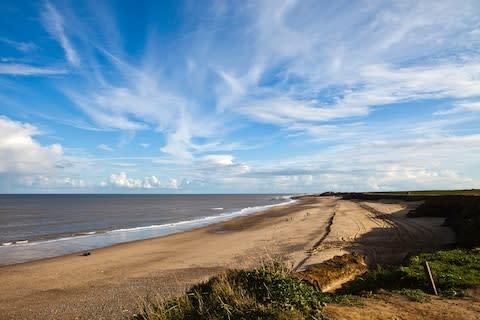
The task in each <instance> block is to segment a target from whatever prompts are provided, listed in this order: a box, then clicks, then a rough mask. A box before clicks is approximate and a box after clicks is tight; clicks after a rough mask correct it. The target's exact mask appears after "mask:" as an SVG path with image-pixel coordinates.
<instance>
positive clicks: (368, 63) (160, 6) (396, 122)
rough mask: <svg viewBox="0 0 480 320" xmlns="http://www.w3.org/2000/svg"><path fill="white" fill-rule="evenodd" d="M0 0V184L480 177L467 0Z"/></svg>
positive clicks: (477, 45) (212, 185) (78, 188)
mask: <svg viewBox="0 0 480 320" xmlns="http://www.w3.org/2000/svg"><path fill="white" fill-rule="evenodd" d="M0 7H1V12H2V19H0V192H3V193H9V192H12V193H15V192H19V193H23V192H27V193H29V192H34V193H37V192H38V193H44V192H72V193H81V192H105V193H116V192H132V193H136V192H138V193H237V192H238V193H244V192H252V193H253V192H286V193H290V192H321V191H328V190H335V191H351V190H353V191H363V190H405V189H432V188H434V189H440V188H479V187H480V5H479V3H478V1H476V0H474V1H467V0H465V1H463V0H462V1H391V2H390V1H344V2H343V1H280V0H276V1H213V2H208V1H185V2H180V1H172V2H168V1H151V2H147V1H54V0H51V1H43V2H42V1H18V0H16V1H8V0H7V1H2V2H1V4H0Z"/></svg>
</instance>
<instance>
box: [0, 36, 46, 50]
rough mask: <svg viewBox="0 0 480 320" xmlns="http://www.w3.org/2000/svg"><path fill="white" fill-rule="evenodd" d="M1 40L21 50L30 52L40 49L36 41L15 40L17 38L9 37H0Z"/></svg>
mask: <svg viewBox="0 0 480 320" xmlns="http://www.w3.org/2000/svg"><path fill="white" fill-rule="evenodd" d="M0 41H1V42H3V43H6V44H8V45H9V46H12V47H14V48H15V49H17V50H18V51H21V52H29V51H34V50H37V49H38V46H37V45H36V44H35V43H33V42H30V41H28V42H24V41H15V40H12V39H8V38H5V37H0Z"/></svg>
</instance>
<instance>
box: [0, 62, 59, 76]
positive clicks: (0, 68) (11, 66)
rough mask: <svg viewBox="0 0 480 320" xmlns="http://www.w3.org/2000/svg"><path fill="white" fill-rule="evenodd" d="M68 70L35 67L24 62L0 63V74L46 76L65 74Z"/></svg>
mask: <svg viewBox="0 0 480 320" xmlns="http://www.w3.org/2000/svg"><path fill="white" fill-rule="evenodd" d="M67 72H68V71H67V70H66V69H62V68H50V67H36V66H31V65H26V64H17V63H1V64H0V74H4V75H12V76H46V75H59V74H66V73H67Z"/></svg>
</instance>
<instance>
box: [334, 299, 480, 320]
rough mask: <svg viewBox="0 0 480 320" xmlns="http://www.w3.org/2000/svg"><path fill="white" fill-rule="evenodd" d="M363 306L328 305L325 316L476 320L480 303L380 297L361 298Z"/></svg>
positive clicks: (340, 319) (345, 319)
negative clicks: (422, 301) (417, 300)
mask: <svg viewBox="0 0 480 320" xmlns="http://www.w3.org/2000/svg"><path fill="white" fill-rule="evenodd" d="M362 303H363V305H362V306H359V307H347V306H343V305H337V304H331V305H328V306H327V307H326V308H325V314H326V316H327V318H328V319H331V320H337V319H338V320H384V319H394V320H424V319H428V320H459V319H462V320H478V319H480V300H479V299H478V296H477V297H473V298H472V297H471V298H464V299H461V300H458V299H457V300H449V299H441V298H437V297H432V300H431V301H430V302H424V303H420V302H416V301H410V300H409V299H408V298H407V297H405V296H402V295H398V294H379V295H375V296H373V297H371V298H368V299H362Z"/></svg>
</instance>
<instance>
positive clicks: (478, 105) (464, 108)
mask: <svg viewBox="0 0 480 320" xmlns="http://www.w3.org/2000/svg"><path fill="white" fill-rule="evenodd" d="M460 112H480V102H460V103H457V104H455V106H454V107H453V108H451V109H447V110H440V111H437V112H435V113H434V115H437V116H445V115H451V114H455V113H460Z"/></svg>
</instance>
